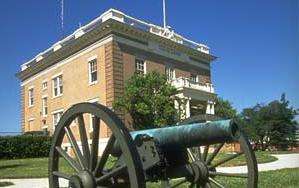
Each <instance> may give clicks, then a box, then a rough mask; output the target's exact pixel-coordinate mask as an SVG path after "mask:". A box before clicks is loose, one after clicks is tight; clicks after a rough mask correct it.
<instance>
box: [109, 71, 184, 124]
mask: <svg viewBox="0 0 299 188" xmlns="http://www.w3.org/2000/svg"><path fill="white" fill-rule="evenodd" d="M176 93H177V90H176V89H175V88H174V87H173V86H171V85H170V84H169V83H168V82H167V79H166V77H165V76H164V75H161V74H159V73H157V72H152V73H148V74H146V75H140V74H135V75H134V76H132V77H131V78H130V79H129V81H128V82H127V83H126V86H125V93H124V96H123V97H121V98H118V99H117V100H116V101H115V103H114V105H113V107H114V109H116V110H121V111H124V112H125V113H129V114H130V116H131V118H132V125H133V128H134V129H148V128H155V127H161V126H165V125H172V124H175V123H176V121H177V117H178V114H177V113H178V110H177V109H175V105H174V101H175V99H174V97H173V96H174V95H175V94H176Z"/></svg>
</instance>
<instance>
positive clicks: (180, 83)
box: [171, 77, 215, 93]
mask: <svg viewBox="0 0 299 188" xmlns="http://www.w3.org/2000/svg"><path fill="white" fill-rule="evenodd" d="M171 85H173V86H174V87H175V88H177V89H183V88H191V89H196V90H200V91H205V92H209V93H215V90H214V86H213V84H211V83H200V82H194V81H192V80H190V79H189V78H185V77H179V78H175V79H173V80H171Z"/></svg>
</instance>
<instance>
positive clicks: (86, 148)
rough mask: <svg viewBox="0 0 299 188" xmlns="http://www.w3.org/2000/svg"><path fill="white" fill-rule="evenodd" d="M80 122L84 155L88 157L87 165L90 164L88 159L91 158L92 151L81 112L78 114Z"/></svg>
mask: <svg viewBox="0 0 299 188" xmlns="http://www.w3.org/2000/svg"><path fill="white" fill-rule="evenodd" d="M78 123H79V134H80V138H81V145H82V150H83V155H84V157H85V158H86V164H85V165H86V166H88V161H89V159H90V153H89V146H88V139H87V134H86V128H85V123H84V118H83V114H80V115H79V116H78Z"/></svg>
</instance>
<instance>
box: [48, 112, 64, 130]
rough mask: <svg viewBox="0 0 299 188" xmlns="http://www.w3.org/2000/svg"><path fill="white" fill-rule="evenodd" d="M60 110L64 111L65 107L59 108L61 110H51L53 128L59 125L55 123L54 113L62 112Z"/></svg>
mask: <svg viewBox="0 0 299 188" xmlns="http://www.w3.org/2000/svg"><path fill="white" fill-rule="evenodd" d="M60 112H64V110H63V109H59V110H55V111H53V112H51V115H52V126H53V130H55V127H56V126H57V124H56V125H55V124H54V114H57V113H60ZM60 118H61V117H60Z"/></svg>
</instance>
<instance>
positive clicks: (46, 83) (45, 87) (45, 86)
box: [42, 82, 48, 90]
mask: <svg viewBox="0 0 299 188" xmlns="http://www.w3.org/2000/svg"><path fill="white" fill-rule="evenodd" d="M47 88H48V82H43V83H42V90H46V89H47Z"/></svg>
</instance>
